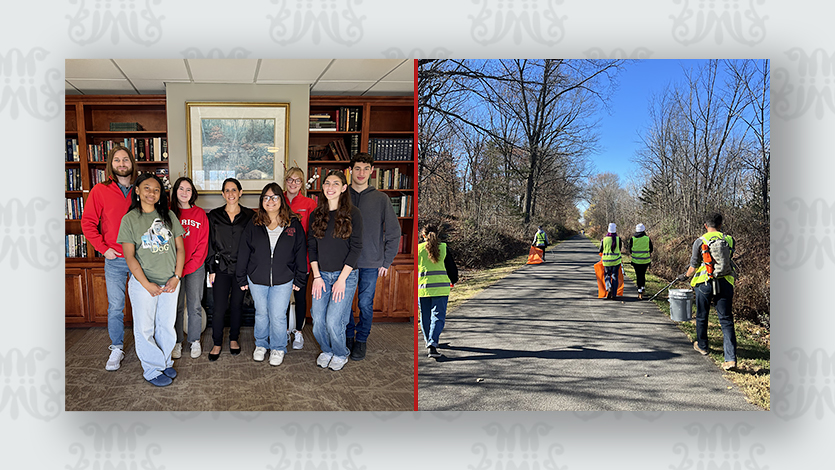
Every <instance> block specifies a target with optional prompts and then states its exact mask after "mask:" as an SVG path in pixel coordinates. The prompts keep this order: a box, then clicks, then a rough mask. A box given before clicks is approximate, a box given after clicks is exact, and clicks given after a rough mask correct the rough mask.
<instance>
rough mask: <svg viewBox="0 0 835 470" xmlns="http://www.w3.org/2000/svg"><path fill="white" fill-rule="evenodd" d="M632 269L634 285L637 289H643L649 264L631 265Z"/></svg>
mask: <svg viewBox="0 0 835 470" xmlns="http://www.w3.org/2000/svg"><path fill="white" fill-rule="evenodd" d="M632 267H633V268H635V284H637V285H638V289H643V288H644V286H646V285H647V269H649V263H647V264H635V263H632Z"/></svg>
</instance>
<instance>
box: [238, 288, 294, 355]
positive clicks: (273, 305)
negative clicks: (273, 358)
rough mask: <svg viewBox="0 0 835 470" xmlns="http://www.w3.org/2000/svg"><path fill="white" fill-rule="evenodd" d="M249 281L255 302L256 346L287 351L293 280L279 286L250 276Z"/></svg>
mask: <svg viewBox="0 0 835 470" xmlns="http://www.w3.org/2000/svg"><path fill="white" fill-rule="evenodd" d="M247 281H248V283H249V292H250V294H252V301H253V302H255V347H256V348H267V349H269V350H271V351H284V352H287V306H288V305H290V296H291V295H292V294H293V281H292V280H290V281H287V282H285V283H284V284H281V285H278V286H264V285H261V284H255V283H253V282H252V280H251V279H249V277H247ZM267 337H269V341H267Z"/></svg>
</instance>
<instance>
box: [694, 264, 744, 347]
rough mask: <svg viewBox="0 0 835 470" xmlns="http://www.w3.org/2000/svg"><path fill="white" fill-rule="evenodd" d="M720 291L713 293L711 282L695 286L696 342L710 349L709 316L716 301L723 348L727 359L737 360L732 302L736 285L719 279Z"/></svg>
mask: <svg viewBox="0 0 835 470" xmlns="http://www.w3.org/2000/svg"><path fill="white" fill-rule="evenodd" d="M717 282H718V283H719V286H718V287H719V292H718V293H717V294H716V295H714V294H713V286H711V283H710V282H703V283H701V284H698V285H697V286H696V287H695V291H696V343H698V345H699V347H700V348H702V349H704V350H705V351H707V350H708V341H707V316H708V313H709V312H710V304H711V303H713V302H715V303H716V316H718V317H719V326H720V327H722V349H723V350H724V353H725V360H726V361H736V330H734V315H733V310H732V304H733V300H734V286H732V285H731V283H730V282H728V281H726V280H724V279H719V280H717Z"/></svg>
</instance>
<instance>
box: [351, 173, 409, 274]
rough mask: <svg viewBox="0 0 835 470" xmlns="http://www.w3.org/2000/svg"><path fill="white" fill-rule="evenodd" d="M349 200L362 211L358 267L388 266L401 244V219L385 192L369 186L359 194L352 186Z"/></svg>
mask: <svg viewBox="0 0 835 470" xmlns="http://www.w3.org/2000/svg"><path fill="white" fill-rule="evenodd" d="M350 191H351V202H352V203H353V204H354V207H357V208H358V209H359V210H360V214H362V224H363V226H362V252H361V253H360V257H359V260H358V261H357V267H358V268H380V267H383V268H388V267H389V266H391V263H392V261H394V256H395V255H397V249H398V247H399V245H400V222H398V221H397V216H396V215H395V214H394V207H392V205H391V200H390V199H389V197H388V196H387V195H385V194H384V193H381V192H380V191H377V190H376V189H374V188H372V187H371V186H368V187H367V188H365V190H364V191H362V192H361V193H358V192H356V191H355V190H354V186H353V185H352V186H351V190H350Z"/></svg>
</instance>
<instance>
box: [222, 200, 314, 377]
mask: <svg viewBox="0 0 835 470" xmlns="http://www.w3.org/2000/svg"><path fill="white" fill-rule="evenodd" d="M258 206H259V207H260V210H259V211H258V214H256V215H255V217H254V218H253V219H252V223H250V224H247V226H246V228H245V229H244V233H243V235H242V236H241V243H240V247H239V248H238V265H237V268H236V271H237V279H238V285H239V286H240V288H241V290H246V289H249V292H251V293H252V300H253V301H254V302H255V352H254V353H253V354H252V358H253V359H254V360H255V361H257V362H261V361H263V360H264V356H265V355H266V354H267V349H269V350H270V365H271V366H278V365H281V363H282V361H284V354H286V353H287V306H288V305H290V295H291V294H292V293H293V291H300V290H301V289H302V287H306V286H307V244H306V243H305V240H304V238H305V235H304V228H303V227H302V224H301V221H300V220H299V216H298V214H296V213H294V212H293V211H291V210H290V205H289V204H287V201H285V200H284V193H283V191H282V190H281V186H279V185H278V184H277V183H269V184H267V185H266V186H264V189H263V190H262V191H261V199H260V200H259V203H258ZM268 337H269V341H268V340H267V338H268Z"/></svg>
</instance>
